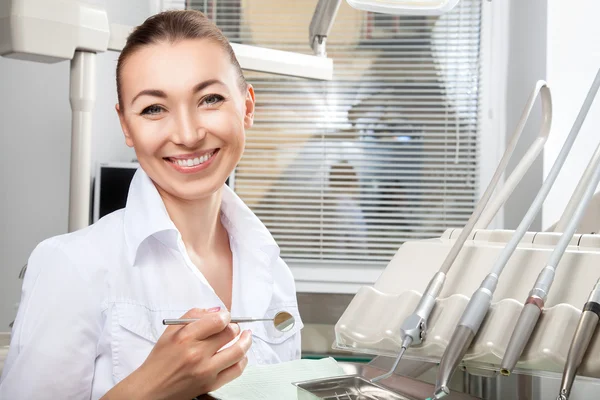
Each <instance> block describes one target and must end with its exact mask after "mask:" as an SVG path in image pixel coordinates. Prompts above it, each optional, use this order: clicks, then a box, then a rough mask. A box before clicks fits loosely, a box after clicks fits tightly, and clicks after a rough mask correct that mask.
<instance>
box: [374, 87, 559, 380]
mask: <svg viewBox="0 0 600 400" xmlns="http://www.w3.org/2000/svg"><path fill="white" fill-rule="evenodd" d="M538 94H539V95H540V98H541V101H542V109H543V115H544V117H543V122H542V126H541V128H540V133H539V136H538V137H537V138H536V140H535V141H534V142H533V144H532V145H531V146H530V147H529V149H528V151H527V153H526V154H525V156H524V157H523V158H522V159H521V161H520V162H519V164H518V165H517V166H516V167H515V170H514V171H513V173H512V174H511V175H510V177H509V178H508V179H507V181H506V183H505V185H504V186H503V188H502V190H501V191H500V193H499V194H498V195H497V196H496V198H495V199H494V201H492V202H491V203H490V206H489V207H487V208H486V206H487V205H488V202H489V200H490V198H491V196H492V193H493V192H494V190H495V188H496V186H497V184H498V182H499V181H500V178H501V176H502V174H503V173H504V170H505V169H506V166H507V165H508V162H509V160H510V157H511V155H512V153H513V151H514V149H515V147H516V145H517V142H518V141H519V138H520V136H521V133H522V132H523V129H524V127H525V124H526V122H527V120H528V118H529V115H530V114H531V110H532V109H533V105H534V103H535V100H536V99H537V97H538ZM551 120H552V98H551V95H550V89H549V88H548V86H547V84H546V82H544V81H538V82H537V83H536V85H535V87H534V90H533V91H532V93H531V94H530V96H529V98H528V100H527V103H526V106H525V108H524V109H523V113H522V115H521V118H520V120H519V123H518V124H517V126H516V128H515V132H514V133H513V135H512V137H511V139H510V142H509V143H508V144H507V146H506V150H505V152H504V155H503V156H502V159H501V160H500V162H499V163H498V166H497V168H496V171H495V173H494V175H493V177H492V179H491V181H490V183H489V184H488V187H487V188H486V190H485V192H484V193H483V195H482V196H481V199H480V200H479V202H478V203H477V206H476V208H475V210H474V211H473V213H472V214H471V217H470V218H469V220H468V221H467V224H466V225H465V227H464V228H463V229H462V231H461V233H460V235H459V237H458V239H457V240H456V242H455V243H454V245H453V246H452V248H451V250H450V252H449V253H448V255H447V256H446V258H445V260H444V262H443V263H442V265H441V267H440V268H439V271H438V272H437V273H436V274H435V275H434V276H433V277H432V279H431V280H430V282H429V284H428V285H427V288H426V289H425V292H424V293H423V295H422V297H421V300H420V301H419V303H418V305H417V307H416V308H415V310H414V312H413V313H412V314H411V315H409V316H408V317H407V318H406V319H405V320H404V322H403V324H402V326H401V328H400V335H401V338H402V345H401V349H400V351H399V353H398V355H397V357H396V360H395V361H394V364H393V366H392V367H391V368H390V370H389V371H388V372H387V373H386V374H383V375H381V376H378V377H376V378H373V379H372V380H371V381H372V382H377V381H379V380H383V379H385V378H387V377H389V376H391V375H392V374H393V373H394V371H395V370H396V368H397V367H398V364H399V363H400V360H401V359H402V357H403V355H404V352H405V351H406V350H407V349H408V348H409V347H410V346H412V345H416V344H420V343H422V342H423V341H424V340H425V336H426V332H427V321H428V319H429V317H430V315H431V313H432V311H433V309H434V306H435V303H436V300H437V298H438V296H439V294H440V292H441V291H442V289H443V286H444V282H445V280H446V275H447V274H448V271H449V270H450V268H451V267H452V264H453V263H454V261H455V260H456V258H457V256H458V254H459V253H460V251H461V249H462V247H463V245H464V244H465V242H466V241H467V239H468V237H469V235H470V234H471V232H472V231H473V229H474V228H476V227H477V226H483V227H485V226H487V225H488V224H489V222H490V221H491V220H492V219H493V217H494V216H495V214H496V213H497V211H498V209H499V208H500V207H501V206H502V204H503V203H504V201H505V200H506V198H508V197H509V196H510V194H511V193H512V191H513V190H514V188H515V187H516V186H517V184H518V183H519V181H520V179H521V178H522V177H523V175H524V174H525V172H526V171H527V170H528V169H529V167H530V166H531V164H532V163H533V161H534V160H535V159H536V157H537V156H538V155H539V154H540V152H541V151H542V149H543V147H544V145H545V143H546V141H547V139H548V135H549V133H550V124H551ZM484 210H485V212H484ZM480 219H481V220H483V225H482V223H481V222H480Z"/></svg>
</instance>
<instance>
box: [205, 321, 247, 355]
mask: <svg viewBox="0 0 600 400" xmlns="http://www.w3.org/2000/svg"><path fill="white" fill-rule="evenodd" d="M239 334H240V327H239V325H238V324H229V325H227V327H225V329H223V330H222V331H221V332H219V333H217V334H215V335H212V336H211V337H209V338H207V339H205V340H204V342H205V343H206V344H207V345H208V347H207V351H209V352H210V354H211V355H213V354H215V353H216V352H217V351H219V350H220V349H222V348H223V346H225V345H227V344H229V343H230V342H231V341H233V340H234V339H235V338H236V337H237V336H238V335H239Z"/></svg>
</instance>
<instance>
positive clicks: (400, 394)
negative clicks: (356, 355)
mask: <svg viewBox="0 0 600 400" xmlns="http://www.w3.org/2000/svg"><path fill="white" fill-rule="evenodd" d="M383 362H384V363H385V361H383ZM338 365H339V366H340V367H342V369H343V370H344V373H345V374H346V375H343V376H334V377H329V378H323V379H314V380H310V381H304V382H296V383H294V385H295V386H296V387H297V394H298V397H297V399H298V400H417V399H418V400H422V399H424V398H426V397H428V396H429V395H430V394H431V393H432V392H433V389H434V386H433V385H432V384H430V383H427V382H423V381H421V380H419V379H415V378H411V377H410V376H402V375H398V374H393V375H392V376H390V377H388V378H386V379H384V380H382V381H381V382H377V383H372V382H371V379H373V378H375V377H377V376H380V375H381V374H383V373H385V372H387V369H388V368H389V367H388V366H387V364H386V365H381V364H380V365H376V364H374V363H369V364H365V363H354V362H339V363H338ZM399 369H401V367H399ZM409 369H410V368H409ZM405 372H408V371H405ZM447 400H476V398H475V397H473V396H471V395H468V394H465V393H459V392H452V393H450V395H449V396H448V397H447Z"/></svg>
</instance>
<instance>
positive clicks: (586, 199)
mask: <svg viewBox="0 0 600 400" xmlns="http://www.w3.org/2000/svg"><path fill="white" fill-rule="evenodd" d="M587 170H591V171H592V174H591V175H589V174H585V173H584V176H583V178H582V181H581V182H580V183H584V184H586V185H587V187H586V188H585V191H584V192H583V193H581V192H580V191H578V190H575V193H574V195H573V196H578V197H579V198H578V199H577V201H578V204H577V207H576V208H575V210H574V212H573V215H572V217H571V218H570V219H569V221H568V223H567V226H566V228H565V229H564V233H563V234H562V236H561V237H560V239H559V241H558V244H557V245H556V247H555V248H554V250H553V251H552V254H551V255H550V258H549V260H548V263H547V264H546V266H545V267H544V268H543V269H542V271H541V272H540V274H539V276H538V278H537V280H536V282H535V284H534V285H533V289H531V291H530V292H529V297H528V298H527V300H525V306H524V307H523V310H522V311H521V315H520V316H519V319H518V321H517V325H515V329H514V331H513V333H512V336H511V338H510V340H509V342H508V346H507V348H506V352H505V353H504V358H503V360H502V364H501V369H500V372H501V373H502V375H509V374H510V372H511V371H512V370H513V368H514V367H515V365H516V364H517V361H519V358H520V357H521V354H522V353H523V349H525V346H526V345H527V343H528V342H529V339H530V337H531V334H532V333H533V330H534V329H535V326H536V325H537V322H538V320H539V318H540V315H541V314H542V308H543V307H544V304H545V302H546V299H547V297H548V293H549V292H550V288H551V287H552V283H553V282H554V276H555V274H556V269H557V268H558V264H559V263H560V260H561V258H562V256H563V254H565V251H566V249H567V246H568V245H569V243H570V242H571V239H572V238H573V234H574V233H575V231H576V230H577V226H578V225H579V223H580V222H581V219H582V218H583V215H584V214H585V211H586V210H587V208H588V207H589V205H590V202H591V200H592V197H593V196H594V192H595V191H596V188H597V187H598V183H600V144H599V145H598V147H597V148H596V151H595V152H594V155H593V156H592V158H591V160H590V163H589V164H588V167H587V168H586V172H587ZM588 178H589V179H588ZM585 180H587V182H586V181H585Z"/></svg>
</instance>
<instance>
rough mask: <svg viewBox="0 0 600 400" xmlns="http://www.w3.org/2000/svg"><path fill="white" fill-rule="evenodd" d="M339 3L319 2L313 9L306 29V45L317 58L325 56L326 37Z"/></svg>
mask: <svg viewBox="0 0 600 400" xmlns="http://www.w3.org/2000/svg"><path fill="white" fill-rule="evenodd" d="M341 3H342V0H319V2H318V3H317V6H316V7H315V12H314V14H313V17H312V20H311V21H310V26H309V28H308V34H309V37H308V44H309V46H310V47H311V48H312V49H313V52H314V53H315V54H316V55H318V56H321V57H326V56H327V51H326V44H327V36H329V32H330V31H331V27H332V26H333V21H334V20H335V16H336V15H337V12H338V9H339V8H340V4H341Z"/></svg>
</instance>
